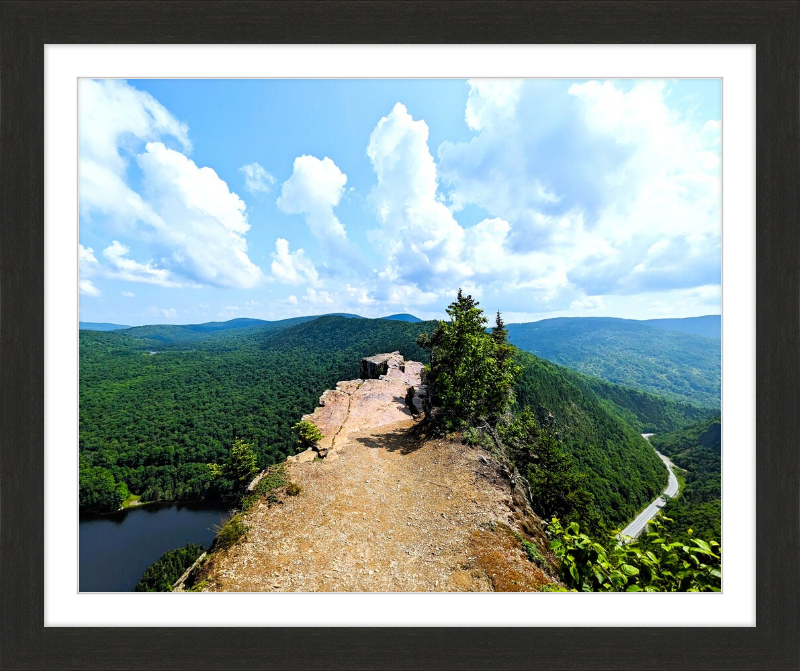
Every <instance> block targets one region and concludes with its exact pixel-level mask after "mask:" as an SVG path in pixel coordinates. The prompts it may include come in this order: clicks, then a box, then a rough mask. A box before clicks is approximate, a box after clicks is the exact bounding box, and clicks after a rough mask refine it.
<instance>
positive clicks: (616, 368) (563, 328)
mask: <svg viewBox="0 0 800 671" xmlns="http://www.w3.org/2000/svg"><path fill="white" fill-rule="evenodd" d="M508 332H509V339H510V341H511V343H512V344H514V345H516V346H517V347H519V348H520V349H524V350H526V351H528V352H532V353H533V354H536V355H537V356H540V357H542V358H544V359H547V360H548V361H553V362H555V363H559V364H562V365H564V366H568V367H569V368H572V369H574V370H577V371H579V372H581V373H585V374H587V375H592V376H595V377H599V378H602V379H603V380H607V381H609V382H613V383H615V384H621V385H625V386H628V387H634V388H636V389H640V390H642V391H646V392H650V393H654V394H658V395H659V396H663V397H666V398H670V399H673V400H676V401H680V402H683V403H689V404H692V405H695V406H702V407H708V408H713V409H716V410H718V409H719V404H720V389H721V366H720V361H721V345H720V343H721V340H720V339H718V338H707V337H703V336H700V335H694V334H690V333H684V332H680V331H674V330H666V329H664V328H660V327H656V326H653V325H650V324H647V323H643V322H637V321H634V320H628V319H611V318H599V317H598V318H591V317H585V318H559V319H547V320H543V321H539V322H532V323H529V324H509V326H508Z"/></svg>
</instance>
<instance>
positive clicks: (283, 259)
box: [271, 238, 319, 284]
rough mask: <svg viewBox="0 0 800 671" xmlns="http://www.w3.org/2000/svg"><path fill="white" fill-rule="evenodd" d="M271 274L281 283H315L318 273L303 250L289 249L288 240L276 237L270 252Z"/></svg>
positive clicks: (317, 279)
mask: <svg viewBox="0 0 800 671" xmlns="http://www.w3.org/2000/svg"><path fill="white" fill-rule="evenodd" d="M271 267H272V276H273V277H274V278H275V280H276V281H278V282H280V283H281V284H317V283H318V282H319V274H318V273H317V269H316V268H315V267H314V264H313V263H312V262H311V260H310V259H309V258H308V257H307V256H306V253H305V251H303V250H302V249H298V250H297V251H295V252H290V251H289V241H288V240H286V239H285V238H278V239H277V240H276V241H275V251H274V252H273V254H272V266H271Z"/></svg>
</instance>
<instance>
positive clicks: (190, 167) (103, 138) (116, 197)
mask: <svg viewBox="0 0 800 671" xmlns="http://www.w3.org/2000/svg"><path fill="white" fill-rule="evenodd" d="M78 116H79V136H80V151H79V182H80V208H81V215H82V222H81V223H82V225H84V224H87V223H89V222H91V217H92V215H93V214H95V213H100V214H102V215H105V216H107V217H109V223H110V224H112V225H115V226H117V227H118V228H120V230H123V231H124V232H125V233H126V235H127V236H129V237H131V238H136V239H137V240H139V241H143V242H146V243H147V244H149V245H150V247H151V248H152V250H153V252H154V253H155V254H156V255H158V256H160V259H159V263H160V265H161V266H162V267H163V268H165V269H168V270H169V271H170V272H171V273H173V274H175V275H177V276H181V277H184V278H186V279H187V280H189V282H190V283H191V282H196V283H201V284H208V285H213V286H219V287H236V288H249V287H254V286H257V285H258V284H260V283H261V282H262V281H263V274H262V272H261V270H260V269H259V268H258V267H257V266H256V265H255V264H253V263H252V261H251V260H250V259H249V258H248V255H247V242H246V240H245V234H246V233H247V231H248V230H249V228H250V225H249V223H248V222H247V216H246V212H245V205H244V202H242V200H241V199H240V198H239V197H238V196H237V195H236V194H235V193H232V192H231V191H230V190H229V189H228V186H227V184H226V183H225V182H224V181H223V180H222V179H220V178H219V176H218V175H217V174H216V172H214V171H213V170H212V169H210V168H202V167H198V166H197V165H196V164H195V163H194V162H193V161H191V160H190V159H189V158H187V157H186V156H185V155H184V154H183V153H181V152H180V151H177V150H176V149H175V148H170V147H168V146H167V144H165V143H171V144H174V145H175V146H176V147H179V148H180V149H181V150H182V151H183V152H188V151H190V150H191V143H190V142H189V138H188V129H187V127H186V125H185V124H183V123H181V122H180V121H178V120H177V119H176V118H175V117H174V116H173V115H172V114H170V112H169V111H168V110H167V109H166V108H164V107H163V105H161V104H160V103H159V102H158V101H157V100H155V98H153V97H152V96H151V95H149V94H147V93H145V92H143V91H139V90H137V89H135V88H134V87H132V86H130V85H129V84H127V83H126V82H122V81H117V80H80V83H79V115H78ZM133 157H136V161H135V163H133V162H132V158H133ZM132 165H137V166H138V167H139V169H140V170H141V177H142V180H141V182H142V187H141V189H138V190H134V189H133V188H132V187H131V186H130V185H129V181H128V175H127V172H128V169H129V168H130V167H131V166H132ZM146 275H147V273H145V276H146ZM139 281H143V280H139Z"/></svg>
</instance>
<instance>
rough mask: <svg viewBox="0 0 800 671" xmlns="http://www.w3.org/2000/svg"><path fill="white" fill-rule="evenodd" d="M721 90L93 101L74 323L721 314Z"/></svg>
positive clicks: (88, 108) (420, 89)
mask: <svg viewBox="0 0 800 671" xmlns="http://www.w3.org/2000/svg"><path fill="white" fill-rule="evenodd" d="M720 120H721V88H720V82H719V80H610V81H598V80H557V79H549V80H469V81H466V80H196V79H189V80H168V79H163V80H129V81H122V80H81V81H80V84H79V190H80V194H79V195H80V248H79V255H80V280H79V285H80V294H81V296H80V318H81V320H83V321H104V322H105V321H110V322H116V323H122V324H132V325H134V324H152V323H177V324H181V323H197V322H204V321H216V320H225V319H231V318H234V317H256V318H262V319H282V318H286V317H292V316H297V315H307V314H324V313H329V312H350V313H357V314H361V315H363V316H367V317H378V316H384V315H388V314H393V313H397V312H411V313H413V314H416V315H418V316H420V317H423V318H433V317H441V316H443V314H444V308H445V307H446V306H447V304H448V303H450V302H451V301H452V299H453V298H454V296H455V293H456V292H457V290H458V288H459V287H463V288H464V289H465V290H466V291H468V292H470V293H472V294H473V295H474V296H476V297H477V298H478V299H479V300H480V302H481V304H482V305H483V307H484V308H485V309H486V310H487V311H488V312H494V311H495V310H497V309H499V310H501V311H502V312H503V313H504V315H505V316H506V321H510V322H519V321H532V320H536V319H542V318H548V317H558V316H617V317H629V318H640V319H647V318H653V317H670V316H674V317H685V316H694V315H701V314H713V313H719V312H720V278H721V275H720V264H721V160H720V153H721V123H720Z"/></svg>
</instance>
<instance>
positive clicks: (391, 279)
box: [367, 91, 566, 306]
mask: <svg viewBox="0 0 800 671" xmlns="http://www.w3.org/2000/svg"><path fill="white" fill-rule="evenodd" d="M497 97H498V98H499V99H501V100H504V101H509V100H510V99H511V98H513V91H507V92H505V93H503V94H502V95H501V94H500V93H498V94H497ZM508 104H509V105H511V102H509V103H508ZM483 112H485V113H486V114H485V118H486V119H489V118H497V115H496V114H495V115H491V114H489V112H488V111H487V110H483V111H480V114H483ZM474 114H475V115H479V111H475V112H474ZM481 118H482V119H483V118H484V116H481ZM476 123H478V122H476ZM367 154H368V156H369V157H370V160H371V161H372V165H373V169H374V170H375V174H376V176H377V185H376V186H375V188H374V189H373V191H372V194H371V199H372V202H373V205H374V207H375V210H376V212H377V215H378V219H379V221H380V223H381V224H382V230H381V232H379V233H373V239H374V240H375V241H376V242H379V243H380V246H381V247H385V248H386V249H388V250H389V255H388V256H389V258H388V263H387V266H386V268H385V269H384V270H383V271H382V272H381V273H379V276H378V281H377V284H376V286H375V288H374V295H375V296H376V297H377V298H379V299H381V300H386V301H390V302H392V303H393V304H402V305H411V306H414V305H425V304H430V303H433V302H435V301H436V302H441V301H442V300H448V299H449V298H451V297H452V296H453V295H454V294H455V291H456V290H457V289H458V288H459V287H471V288H472V291H473V293H474V294H475V295H478V294H479V293H481V291H482V286H483V285H490V286H494V287H496V288H498V290H499V289H500V288H502V289H503V290H504V291H508V290H509V289H515V288H520V287H526V288H528V289H530V288H531V287H532V286H533V284H531V283H532V282H535V281H537V280H540V281H542V282H545V281H552V280H544V279H541V278H550V277H552V274H550V271H551V270H552V262H551V261H549V260H547V259H546V258H539V257H543V256H544V255H541V254H540V255H538V256H537V257H536V258H532V257H531V255H524V254H514V253H513V250H512V249H511V246H510V236H511V232H512V227H511V225H510V224H509V222H508V221H506V220H505V219H503V218H501V217H492V218H487V219H484V220H483V221H480V222H479V223H477V224H475V225H474V226H471V227H468V228H464V227H462V226H461V225H460V224H459V223H458V222H457V221H456V219H455V216H454V214H453V211H452V210H451V209H450V208H448V207H447V206H446V205H445V204H444V203H443V202H442V197H441V194H440V193H439V188H438V174H437V166H436V163H435V161H434V159H433V156H432V155H431V153H430V150H429V148H428V127H427V125H426V124H425V122H424V121H415V120H414V119H413V118H412V117H411V115H410V114H409V113H408V110H407V109H406V108H405V107H404V106H403V105H402V104H399V103H398V104H397V105H395V107H394V109H393V110H392V111H391V113H390V114H389V115H388V116H386V117H384V118H383V119H381V121H380V122H379V123H378V124H377V126H376V128H375V130H374V131H373V133H372V136H371V138H370V142H369V146H368V148H367ZM557 277H558V281H560V282H566V279H565V276H564V273H563V272H560V273H558V274H557ZM548 290H549V289H548ZM528 293H530V292H528ZM448 302H449V300H448Z"/></svg>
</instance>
